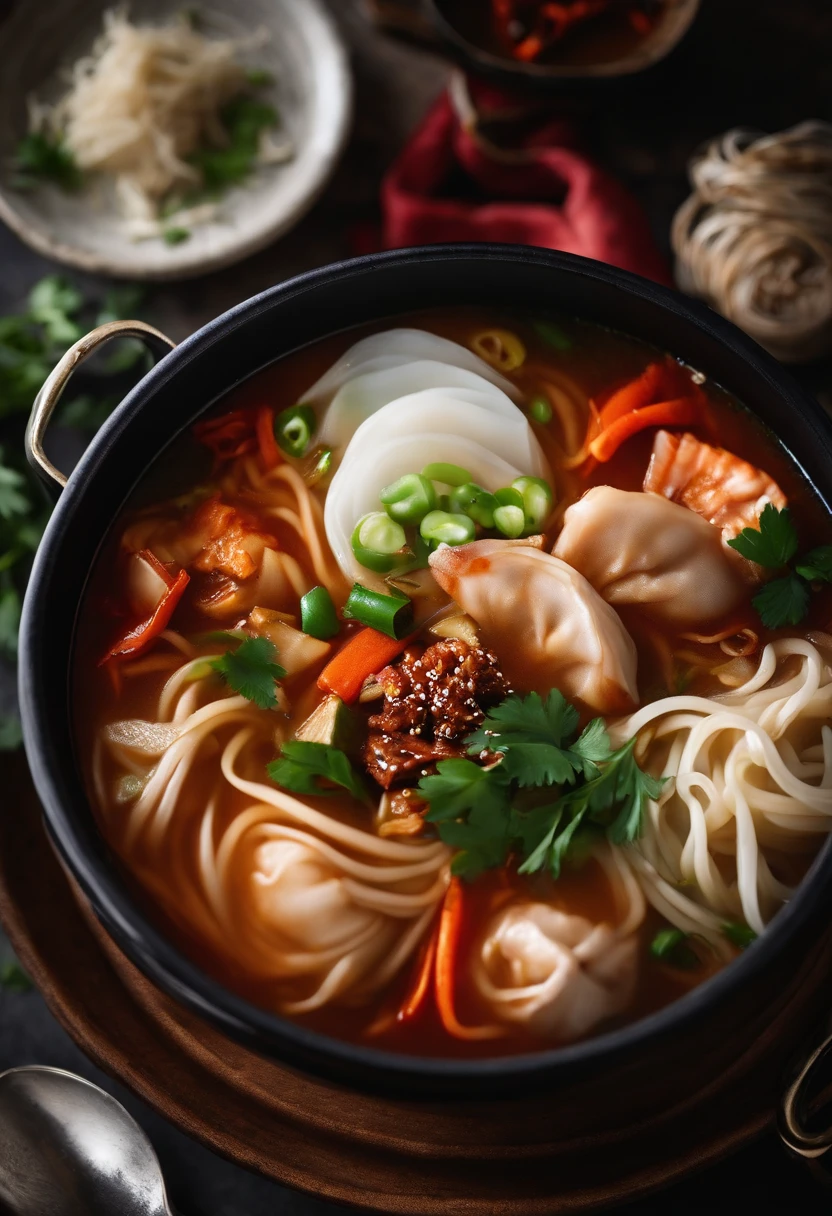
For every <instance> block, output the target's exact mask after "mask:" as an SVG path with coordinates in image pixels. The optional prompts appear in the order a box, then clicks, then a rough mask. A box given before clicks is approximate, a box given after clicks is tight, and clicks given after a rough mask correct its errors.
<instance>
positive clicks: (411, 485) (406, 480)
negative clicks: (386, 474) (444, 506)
mask: <svg viewBox="0 0 832 1216" xmlns="http://www.w3.org/2000/svg"><path fill="white" fill-rule="evenodd" d="M379 499H380V500H381V502H382V503H383V504H384V506H385V509H386V511H387V514H388V515H389V516H390V518H391V519H394V520H395V521H396V522H397V523H400V524H419V523H421V522H422V520H423V519H424V518H425V516H426V515H427V513H428V511H433V510H434V509H435V507H436V490H435V489H434V487H433V482H432V481H428V479H427V477H424V476H423V475H422V474H421V473H405V475H404V477H400V478H399V479H398V481H394V482H393V483H392V484H391V485H389V486H385V487H384V489H383V490H382V491H381V493H380V494H379Z"/></svg>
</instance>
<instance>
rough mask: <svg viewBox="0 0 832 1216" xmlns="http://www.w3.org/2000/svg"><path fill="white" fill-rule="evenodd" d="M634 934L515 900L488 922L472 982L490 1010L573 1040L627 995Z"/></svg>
mask: <svg viewBox="0 0 832 1216" xmlns="http://www.w3.org/2000/svg"><path fill="white" fill-rule="evenodd" d="M637 967H638V951H637V937H636V935H635V934H633V933H630V934H628V935H626V936H622V935H621V934H620V933H618V932H617V931H616V930H615V929H613V928H611V927H610V926H609V925H607V924H599V925H593V924H592V923H591V921H589V920H587V919H586V918H585V917H583V916H573V915H569V914H568V913H566V912H561V911H559V910H558V909H557V908H552V907H550V906H549V905H548V904H543V903H524V904H513V905H510V906H509V907H508V908H506V909H504V910H503V911H501V912H500V913H499V914H498V915H497V916H496V917H495V918H494V920H493V921H492V922H491V924H490V926H489V928H488V931H487V933H486V937H485V941H484V942H483V945H482V947H481V950H480V955H479V958H478V960H477V965H476V967H475V969H474V983H475V985H476V988H477V991H478V992H479V995H480V996H481V997H482V999H483V1000H484V1001H485V1002H486V1004H487V1005H488V1006H489V1010H490V1011H491V1013H492V1014H493V1015H494V1016H496V1017H497V1018H499V1019H500V1020H502V1021H504V1022H517V1023H522V1024H524V1025H525V1026H527V1027H528V1028H529V1029H530V1030H533V1031H536V1032H537V1033H538V1034H542V1035H546V1036H547V1037H549V1038H555V1039H559V1040H560V1041H561V1042H567V1043H568V1042H572V1041H573V1040H574V1039H578V1038H581V1037H582V1036H583V1035H585V1034H588V1033H589V1032H590V1031H591V1030H593V1029H594V1028H595V1027H596V1026H597V1025H598V1023H599V1022H602V1021H604V1020H605V1019H607V1018H610V1017H614V1016H615V1015H616V1014H617V1013H621V1012H622V1011H623V1010H624V1009H625V1008H626V1007H627V1005H628V1004H629V1003H630V1001H631V999H632V996H633V990H634V987H635V982H636V974H637Z"/></svg>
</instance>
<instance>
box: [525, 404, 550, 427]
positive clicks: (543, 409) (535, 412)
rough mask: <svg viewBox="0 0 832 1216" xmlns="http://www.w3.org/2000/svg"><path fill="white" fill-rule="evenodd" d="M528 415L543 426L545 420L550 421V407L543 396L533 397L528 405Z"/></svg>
mask: <svg viewBox="0 0 832 1216" xmlns="http://www.w3.org/2000/svg"><path fill="white" fill-rule="evenodd" d="M529 416H530V417H531V418H533V419H534V421H535V422H542V423H543V424H544V426H545V424H546V423H547V422H551V421H552V407H551V405H550V404H549V402H548V401H547V400H546V398H545V397H533V398H532V401H531V404H530V405H529Z"/></svg>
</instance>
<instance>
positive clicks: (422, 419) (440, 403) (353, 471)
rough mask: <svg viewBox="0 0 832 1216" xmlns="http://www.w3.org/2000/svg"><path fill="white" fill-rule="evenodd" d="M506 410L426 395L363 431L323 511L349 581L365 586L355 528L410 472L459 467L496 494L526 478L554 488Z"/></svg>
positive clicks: (451, 395)
mask: <svg viewBox="0 0 832 1216" xmlns="http://www.w3.org/2000/svg"><path fill="white" fill-rule="evenodd" d="M506 400H507V399H506ZM508 404H509V405H510V406H511V411H512V413H511V415H509V416H504V415H503V414H502V413H498V412H495V411H493V410H492V409H490V408H489V404H488V399H487V397H486V396H485V395H484V394H481V393H479V392H477V391H476V390H473V389H450V388H443V389H427V390H425V391H423V392H419V393H411V394H409V395H408V396H406V397H402V398H400V399H399V400H398V401H392V402H391V403H390V404H389V405H385V406H384V407H383V408H382V409H380V410H379V411H378V413H376V414H373V415H371V417H369V418H367V419H366V421H365V422H363V423H362V424H361V426H360V427H359V428H358V430H357V431H356V433H355V435H354V436H353V437H352V439H351V441H350V443H349V446H348V448H347V451H346V453H345V454H344V458H343V460H342V462H341V465H340V467H339V468H338V469H337V471H336V473H335V476H334V477H333V479H332V484H331V485H330V487H329V493H328V494H327V498H326V504H325V507H324V524H325V527H326V535H327V540H328V542H329V546H330V548H331V549H332V552H333V553H334V554H335V558H336V560H337V561H338V564H339V566H340V567H341V569H342V570H343V571H344V574H345V575H347V577H348V578H359V579H362V580H364V581H367V579H368V575H367V571H366V570H365V569H364V567H363V566H361V565H360V563H359V562H358V561H356V559H355V556H354V555H353V552H352V547H351V538H352V534H353V531H354V529H355V525H356V524H357V523H358V521H359V519H361V517H362V516H363V515H366V514H367V512H369V511H377V510H379V509H380V504H379V497H378V496H379V494H380V492H381V490H382V489H383V488H384V487H385V486H386V485H389V484H390V483H391V482H393V481H395V480H396V479H397V478H398V477H401V476H402V475H403V474H405V473H413V472H416V473H418V472H419V471H420V470H421V469H423V468H424V467H425V465H427V464H430V463H432V462H434V461H446V462H449V463H452V464H458V465H461V466H462V467H463V468H465V469H467V470H468V472H469V473H470V474H471V476H472V478H473V480H474V481H476V482H478V483H479V484H480V485H483V486H485V488H486V489H487V490H491V491H494V490H498V489H500V488H501V487H502V486H508V485H510V484H511V482H512V481H513V480H514V479H515V478H516V477H520V476H523V475H531V476H533V477H542V478H544V479H546V480H547V481H551V472H550V470H549V465H548V463H547V461H546V457H545V456H544V454H543V451H542V449H541V447H540V445H539V443H538V442H537V440H536V438H535V436H534V434H533V432H532V430H531V427H530V426H529V424H528V421H527V420H526V418H525V417H524V415H523V414H522V413H521V412H520V410H519V409H517V408H516V406H514V405H512V404H511V402H508Z"/></svg>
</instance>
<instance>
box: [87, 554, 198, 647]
mask: <svg viewBox="0 0 832 1216" xmlns="http://www.w3.org/2000/svg"><path fill="white" fill-rule="evenodd" d="M168 577H169V578H171V581H170V585H169V586H168V589H167V591H166V592H165V594H164V595H163V596H162V598H161V599H160V600H159V603H158V604H157V605H156V607H155V608H154V609H153V611H152V612H151V614H150V616H149V617H147V618H146V619H145V620H143V621H140V622H139V624H138V625H134V626H133V628H132V629H128V631H127V633H125V634H124V636H123V637H122V638H121V640H120V641H118V642H116V643H115V645H114V646H112V647H111V649H110V650H108V652H107V653H106V654H105V656H104V658H103V659H101V660H100V661H99V664H98V665H99V667H101V666H102V665H103V664H104V663H108V662H109V661H110V660H111V659H117V658H123V657H124V656H125V655H136V654H139V653H140V652H141V651H142V650H144V649H145V647H146V646H149V645H150V643H151V642H152V641H153V640H154V638H157V637H158V636H159V634H160V633H161V632H162V630H163V629H166V628H167V626H168V622H169V621H170V618H171V617H172V616H173V610H174V608H175V607H176V605H177V604H178V603H179V601H180V599H181V598H182V593H183V591H184V590H185V588H186V587H187V585H188V583H189V582H190V575H189V574H188V572H187V570H180V571H179V573H178V575H177V576H176V578H175V579H174V578H172V577H171V576H170V575H169V576H168Z"/></svg>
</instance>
